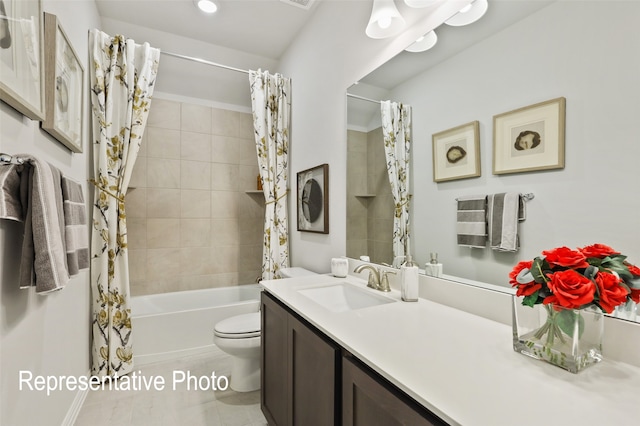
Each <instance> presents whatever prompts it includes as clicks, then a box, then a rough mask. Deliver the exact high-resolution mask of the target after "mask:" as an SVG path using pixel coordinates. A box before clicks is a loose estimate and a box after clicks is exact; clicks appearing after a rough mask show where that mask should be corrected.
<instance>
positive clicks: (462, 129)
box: [432, 120, 480, 182]
mask: <svg viewBox="0 0 640 426" xmlns="http://www.w3.org/2000/svg"><path fill="white" fill-rule="evenodd" d="M432 140H433V181H434V182H445V181H448V180H456V179H466V178H472V177H478V176H480V130H479V124H478V121H477V120H476V121H472V122H471V123H467V124H462V125H460V126H457V127H454V128H452V129H448V130H444V131H442V132H438V133H434V134H433V136H432Z"/></svg>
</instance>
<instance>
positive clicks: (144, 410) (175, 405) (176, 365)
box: [75, 348, 267, 426]
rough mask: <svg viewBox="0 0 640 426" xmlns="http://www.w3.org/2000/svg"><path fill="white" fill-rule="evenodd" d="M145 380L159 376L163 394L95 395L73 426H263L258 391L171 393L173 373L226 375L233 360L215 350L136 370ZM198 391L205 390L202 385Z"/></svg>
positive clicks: (183, 386)
mask: <svg viewBox="0 0 640 426" xmlns="http://www.w3.org/2000/svg"><path fill="white" fill-rule="evenodd" d="M138 370H139V371H140V373H139V375H141V376H143V377H145V378H147V380H149V378H150V377H157V376H162V377H163V378H164V381H165V386H164V389H163V390H160V391H158V390H155V389H154V390H136V391H133V390H114V389H112V390H98V391H91V392H90V393H89V395H88V396H87V399H86V400H85V402H84V404H83V406H82V409H81V411H80V414H79V415H78V419H77V420H76V423H75V425H76V426H107V425H108V426H134V425H135V426H138V425H158V426H160V425H165V426H182V425H189V426H198V425H207V426H212V425H214V426H215V425H221V426H222V425H224V426H258V425H261V426H263V425H266V424H267V422H266V420H265V418H264V416H263V415H262V412H261V411H260V391H255V392H246V393H239V392H234V391H232V390H231V389H227V390H225V391H221V390H211V389H207V390H195V389H194V388H193V386H191V389H187V385H186V384H185V383H178V384H177V385H176V389H175V390H173V389H172V388H173V374H174V371H176V372H178V373H177V374H178V375H179V374H182V373H185V374H186V373H187V372H189V373H190V374H191V376H196V377H201V376H207V377H211V373H212V372H215V374H216V376H221V375H224V376H227V377H228V376H229V373H230V371H231V360H230V358H229V356H228V355H227V354H225V353H224V352H222V351H220V350H219V349H217V348H214V349H213V350H212V352H209V353H205V354H198V355H194V356H190V357H188V358H182V359H179V360H172V361H165V362H158V363H154V364H149V365H145V366H142V367H140V368H138V369H135V370H134V371H136V372H137V371H138ZM202 383H203V385H202V386H206V384H205V381H203V382H202Z"/></svg>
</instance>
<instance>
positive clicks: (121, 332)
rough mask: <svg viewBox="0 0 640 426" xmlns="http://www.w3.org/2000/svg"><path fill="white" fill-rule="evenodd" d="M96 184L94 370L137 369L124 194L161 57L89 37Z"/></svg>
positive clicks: (95, 34) (108, 373) (105, 373)
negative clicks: (134, 364)
mask: <svg viewBox="0 0 640 426" xmlns="http://www.w3.org/2000/svg"><path fill="white" fill-rule="evenodd" d="M89 51H90V55H91V60H90V63H91V64H93V65H92V66H90V67H89V70H90V75H91V83H90V87H91V91H90V93H91V105H92V111H93V157H94V176H95V179H93V180H91V182H92V183H93V184H94V185H95V193H94V194H95V195H94V200H95V202H94V205H93V226H92V228H91V230H92V234H91V297H92V311H93V312H92V353H91V355H92V368H91V374H92V375H94V376H98V377H101V378H105V377H113V376H115V375H117V376H122V375H124V374H127V373H129V372H131V371H132V370H133V351H132V339H131V331H132V329H131V308H130V298H129V264H128V249H127V223H126V222H127V221H126V212H125V195H126V193H127V188H128V186H129V181H130V179H131V174H132V173H133V166H134V164H135V162H136V158H137V156H138V151H139V150H140V144H141V143H142V135H143V133H144V128H145V126H146V122H147V117H148V116H149V107H150V105H151V96H152V94H153V89H154V87H155V81H156V75H157V73H158V61H159V57H160V51H159V50H158V49H154V48H152V47H150V46H149V43H144V44H142V45H139V44H135V42H134V41H133V40H132V39H125V38H124V37H123V36H122V35H117V36H115V37H111V36H109V35H107V34H105V33H103V32H102V31H99V30H96V29H94V30H92V31H91V32H90V33H89Z"/></svg>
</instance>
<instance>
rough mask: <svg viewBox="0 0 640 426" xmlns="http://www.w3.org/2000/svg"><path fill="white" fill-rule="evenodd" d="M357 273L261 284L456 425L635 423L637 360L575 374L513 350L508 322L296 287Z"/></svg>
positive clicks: (639, 393) (426, 304) (423, 304)
mask: <svg viewBox="0 0 640 426" xmlns="http://www.w3.org/2000/svg"><path fill="white" fill-rule="evenodd" d="M344 281H347V282H349V283H351V284H354V285H357V286H359V287H362V288H365V287H366V282H365V281H364V280H362V279H359V278H355V277H352V276H349V277H348V278H334V277H331V276H328V275H317V276H309V277H303V278H290V279H281V280H269V281H263V282H262V285H263V286H264V288H265V289H266V290H267V291H268V292H269V293H271V294H272V295H274V296H275V297H276V298H278V299H279V300H281V301H282V302H284V303H285V304H286V305H288V306H289V307H290V308H291V309H293V310H294V311H295V312H297V313H298V314H299V315H300V316H302V317H303V318H305V319H306V320H308V321H309V322H310V323H312V324H313V325H315V326H316V327H317V328H318V329H320V330H321V331H322V332H324V333H325V334H326V335H327V336H329V337H331V338H332V339H333V340H335V341H336V342H337V343H338V344H339V345H341V346H342V347H344V348H345V349H347V350H348V351H349V352H351V353H353V354H354V355H355V356H357V357H358V358H359V359H360V360H361V361H363V362H364V363H366V364H367V365H369V366H370V367H371V368H373V369H374V370H375V371H377V372H378V373H380V374H381V375H382V376H384V377H385V378H387V379H388V380H389V381H391V382H392V383H394V384H395V385H396V386H398V387H399V388H400V389H402V390H403V391H404V392H406V393H407V394H408V395H410V396H412V397H413V398H414V399H415V400H416V401H418V402H419V403H421V404H422V405H424V406H425V407H427V408H428V409H429V410H431V411H433V412H434V413H435V414H437V415H438V416H440V417H441V418H442V419H444V420H445V421H447V422H449V423H451V424H460V425H465V426H466V425H482V426H501V425H505V426H507V425H508V426H510V425H516V424H517V425H545V426H552V425H562V426H567V425H581V426H584V425H598V426H602V425H616V426H627V425H629V426H631V425H637V424H640V414H638V408H637V407H638V406H639V404H640V368H639V367H635V366H632V365H629V364H625V363H622V362H617V361H612V360H607V358H606V353H605V354H604V357H605V359H604V361H602V362H600V363H599V364H597V365H595V366H591V367H589V368H587V369H586V370H584V371H582V372H580V373H578V374H573V373H569V372H567V371H565V370H563V369H561V368H559V367H556V366H553V365H551V364H548V363H546V362H544V361H539V360H535V359H532V358H529V357H527V356H525V355H522V354H519V353H516V352H514V350H513V346H512V330H511V327H510V326H506V325H504V324H501V323H498V322H494V321H491V320H488V319H486V318H483V317H480V316H476V315H473V314H470V313H467V312H464V311H461V310H458V309H454V308H451V307H448V306H444V305H440V304H438V303H434V302H431V301H429V300H425V299H420V300H419V301H418V302H402V301H401V300H400V294H399V292H397V291H392V292H391V293H380V292H378V291H376V290H370V291H374V292H376V293H377V294H384V295H387V296H388V297H391V298H393V299H396V300H397V302H396V303H388V304H384V305H378V306H373V307H369V308H363V309H358V310H353V311H346V312H340V313H336V312H330V311H328V310H327V309H325V308H323V307H322V306H320V305H318V304H316V303H314V302H313V301H312V300H311V299H309V298H307V297H305V296H303V295H301V294H300V293H298V291H297V290H298V289H300V288H304V287H314V286H318V285H320V284H324V283H326V284H331V283H338V282H344Z"/></svg>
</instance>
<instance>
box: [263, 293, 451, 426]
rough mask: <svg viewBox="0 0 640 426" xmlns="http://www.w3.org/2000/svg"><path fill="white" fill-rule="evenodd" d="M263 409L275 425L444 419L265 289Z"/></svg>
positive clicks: (414, 425)
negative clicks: (403, 391) (388, 380)
mask: <svg viewBox="0 0 640 426" xmlns="http://www.w3.org/2000/svg"><path fill="white" fill-rule="evenodd" d="M261 300H262V348H261V350H262V360H261V382H262V383H261V385H262V393H261V401H260V403H261V404H260V405H261V409H262V412H263V413H264V415H265V417H266V419H267V421H268V422H269V425H271V426H288V425H294V426H315V425H318V426H333V425H344V426H350V425H356V426H376V425H380V426H392V425H410V426H422V425H444V424H446V423H444V422H442V421H441V420H440V419H439V418H438V417H436V416H435V415H433V414H432V413H431V412H429V410H427V409H426V408H424V407H423V406H421V405H420V404H418V403H417V402H415V401H414V400H412V399H411V398H409V397H408V396H407V395H405V394H404V393H402V392H401V391H400V390H398V389H397V388H396V387H395V386H394V385H393V384H391V383H389V382H387V381H386V380H385V379H384V378H383V377H381V376H379V375H378V374H377V373H376V372H374V371H373V370H371V369H370V368H369V367H367V366H366V365H364V364H363V363H362V362H361V361H359V360H358V359H356V358H355V357H353V356H352V355H351V354H350V353H348V352H347V351H346V350H344V349H343V348H342V347H340V346H339V345H338V344H337V343H335V342H334V341H333V340H331V339H329V338H328V337H327V336H326V335H325V334H323V333H322V332H321V331H319V330H318V329H316V328H315V327H314V326H313V325H311V324H309V323H308V322H307V321H305V320H304V319H302V318H300V317H299V316H298V315H297V314H296V313H294V312H293V311H292V310H290V309H289V308H287V307H286V306H285V305H284V304H283V303H282V302H280V301H278V300H277V299H276V298H275V297H273V296H271V295H270V294H269V293H268V292H266V291H264V292H262V296H261Z"/></svg>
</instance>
